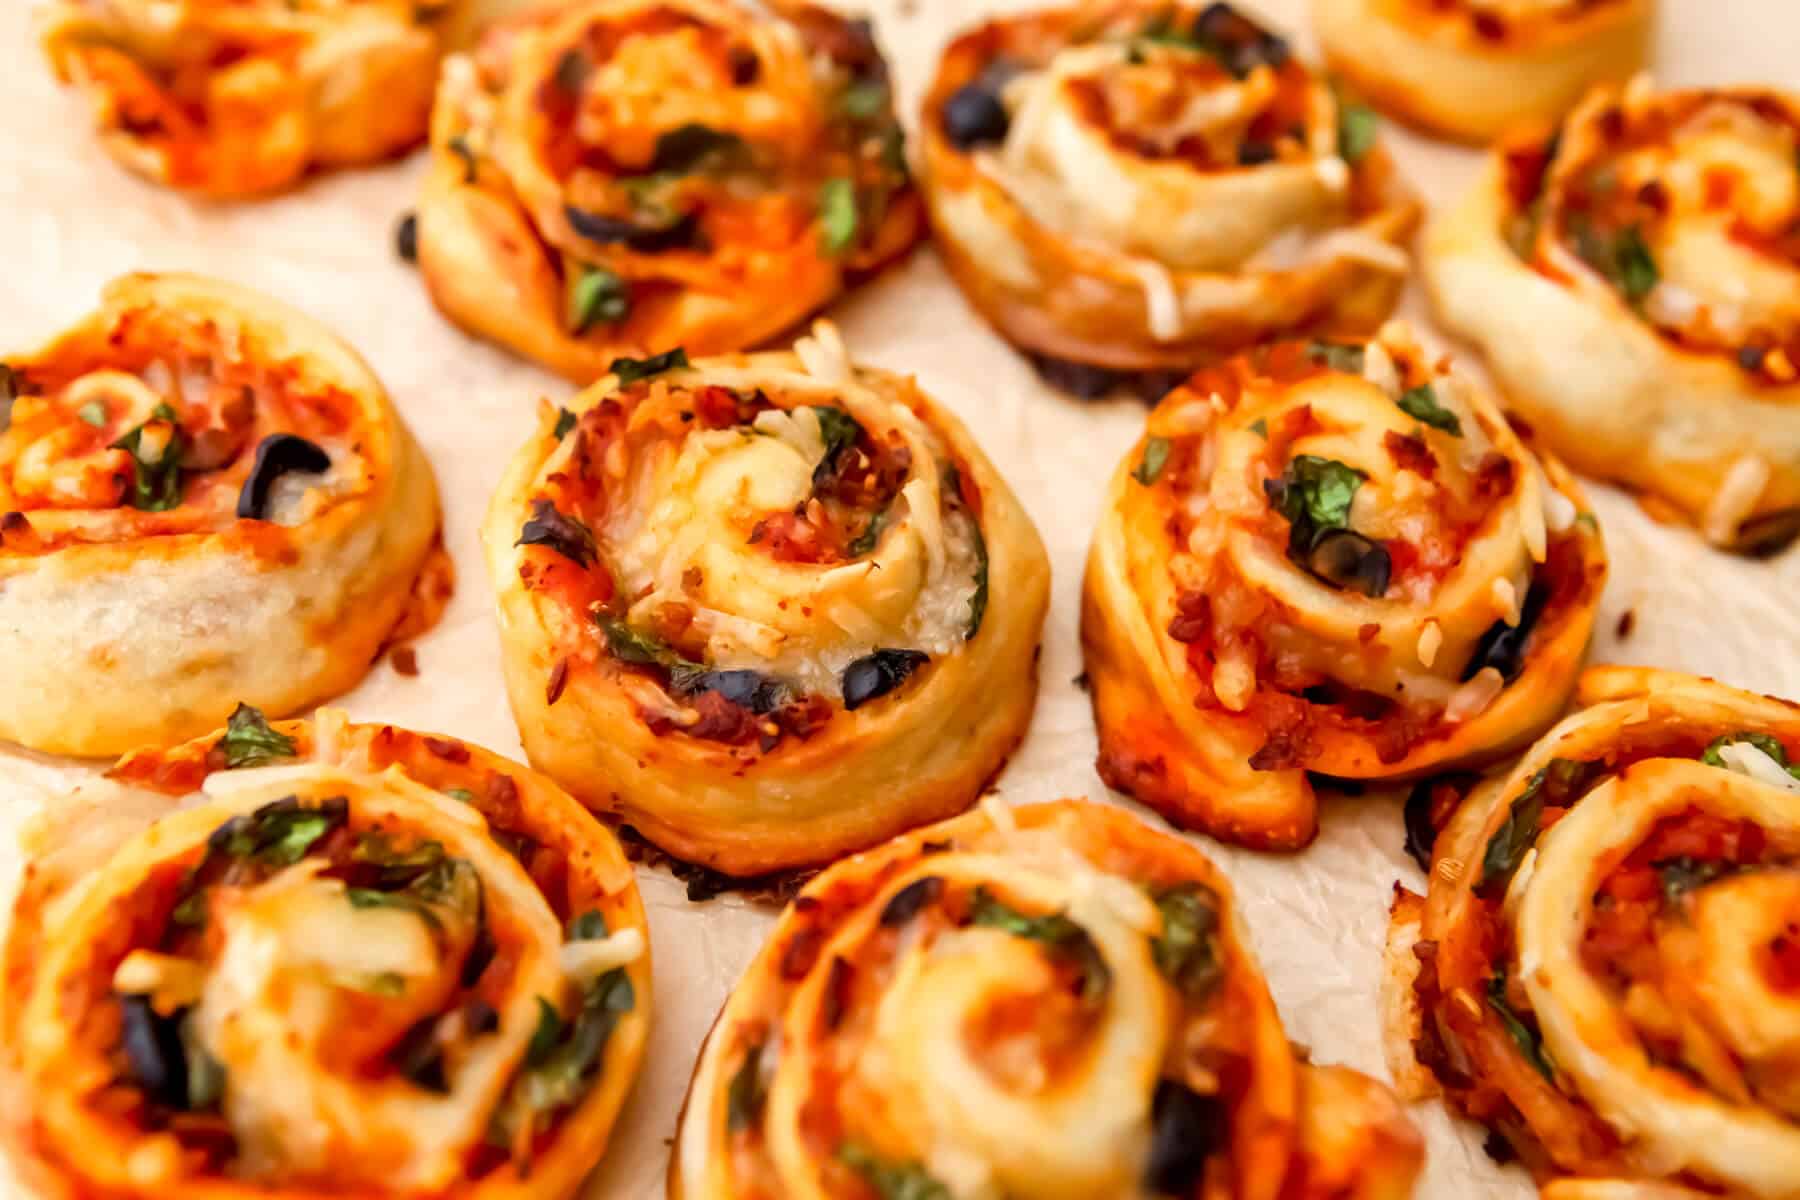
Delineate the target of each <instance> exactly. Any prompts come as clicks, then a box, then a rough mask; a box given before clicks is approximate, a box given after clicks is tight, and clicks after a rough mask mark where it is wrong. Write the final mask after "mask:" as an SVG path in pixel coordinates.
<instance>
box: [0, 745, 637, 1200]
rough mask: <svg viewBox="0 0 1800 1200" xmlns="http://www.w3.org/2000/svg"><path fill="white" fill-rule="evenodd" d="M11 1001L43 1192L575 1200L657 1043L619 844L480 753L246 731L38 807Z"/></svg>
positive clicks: (34, 1175)
mask: <svg viewBox="0 0 1800 1200" xmlns="http://www.w3.org/2000/svg"><path fill="white" fill-rule="evenodd" d="M30 843H31V844H30V849H31V852H32V854H33V858H32V866H31V869H30V870H29V871H28V872H27V874H26V878H25V883H24V886H23V888H22V890H21V892H20V894H19V897H18V900H17V904H16V907H15V909H14V917H13V922H12V926H11V931H10V934H9V938H8V941H7V943H6V947H5V959H4V965H5V974H4V977H3V979H0V1029H3V1030H4V1037H0V1047H3V1049H0V1073H3V1074H4V1076H5V1078H6V1080H7V1083H8V1086H7V1088H6V1090H5V1092H4V1093H3V1094H4V1096H5V1097H6V1099H5V1103H4V1108H3V1110H0V1115H3V1116H4V1125H3V1126H0V1132H3V1133H4V1140H5V1144H6V1148H7V1149H8V1150H9V1151H11V1152H12V1153H13V1154H14V1155H15V1156H16V1158H17V1160H18V1161H19V1163H20V1165H21V1166H22V1167H23V1168H24V1170H25V1172H26V1177H27V1178H28V1179H29V1180H30V1182H31V1183H32V1184H33V1185H34V1186H35V1187H36V1188H38V1189H40V1190H41V1191H42V1193H43V1194H45V1195H51V1196H58V1197H76V1196H81V1197H106V1198H108V1200H128V1198H129V1200H153V1198H155V1197H164V1196H170V1195H183V1196H207V1197H213V1198H215V1200H230V1198H247V1197H252V1196H259V1197H288V1196H293V1197H302V1196H304V1197H316V1196H322V1195H348V1196H375V1195H381V1196H393V1197H413V1196H417V1197H425V1196H443V1195H447V1194H455V1195H459V1196H469V1197H474V1198H479V1200H523V1198H524V1197H527V1196H543V1197H553V1198H557V1200H561V1198H565V1197H568V1196H571V1195H573V1194H574V1192H575V1191H576V1189H577V1187H578V1186H579V1184H580V1183H581V1181H582V1179H583V1178H585V1176H586V1175H587V1173H588V1172H589V1171H590V1170H592V1168H593V1166H594V1165H595V1163H597V1162H598V1161H599V1159H600V1157H601V1155H602V1153H603V1152H604V1150H605V1147H606V1142H607V1138H608V1135H609V1132H610V1130H611V1127H612V1124H613V1121H614V1119H615V1118H616V1116H617V1114H618V1111H619V1108H620V1106H621V1105H622V1103H623V1102H624V1098H625V1095H626V1093H627V1092H628V1090H629V1089H630V1086H631V1083H632V1081H633V1079H634V1077H635V1076H636V1073H637V1069H638V1066H639V1065H640V1063H641V1060H642V1057H643V1052H644V1047H645V1043H646V1041H647V1038H648V1035H649V1026H650V1007H651V992H650V982H651V972H650V958H649V946H648V933H647V930H646V928H645V923H644V910H643V905H642V903H641V901H640V899H639V897H638V893H637V887H636V884H635V881H634V878H633V875H632V871H631V867H630V865H629V864H628V863H627V862H626V861H625V857H624V855H623V853H622V852H621V850H620V848H619V845H618V843H617V842H616V841H615V840H614V838H613V837H612V835H611V834H609V833H608V832H606V831H605V830H604V829H603V828H601V827H600V826H599V825H598V824H597V823H596V822H595V821H594V819H593V817H592V816H590V815H589V814H588V813H587V812H586V811H585V810H583V809H582V808H581V806H580V805H578V804H577V803H575V801H574V800H573V799H571V798H570V797H569V796H568V794H567V793H565V792H563V791H562V790H561V789H559V788H557V787H556V786H555V785H554V784H552V783H550V782H549V781H548V780H546V779H544V778H543V777H542V776H540V775H536V774H534V773H533V772H531V771H528V770H526V769H525V768H524V767H522V766H520V765H518V764H517V763H513V762H510V761H508V760H506V759H503V758H500V757H498V756H496V755H493V754H490V753H488V752H487V751H485V750H482V749H480V748H478V747H474V746H470V745H468V744H467V743H464V742H460V741H457V740H456V739H454V738H445V737H437V736H430V735H424V734H418V733H414V732H411V731H408V730H403V729H398V728H395V727H393V726H386V725H350V724H347V723H346V722H345V719H344V715H343V714H342V713H341V712H337V711H335V710H332V709H321V710H319V712H318V713H317V714H316V715H315V717H314V718H313V719H312V720H311V721H308V722H278V723H276V724H274V725H270V724H268V723H267V722H265V721H264V720H263V718H262V716H261V714H260V713H255V712H253V711H252V710H249V709H242V710H239V712H237V713H235V714H234V715H233V717H232V719H231V722H230V725H229V727H228V728H227V729H226V730H225V731H223V732H222V733H216V734H212V735H209V736H207V737H204V738H201V739H199V740H196V741H193V742H189V743H187V744H185V745H180V746H175V747H172V748H167V749H163V748H158V749H152V750H144V751H139V752H137V753H134V754H132V755H129V756H128V757H126V758H125V759H124V760H122V761H121V762H120V763H119V764H118V765H116V766H115V767H114V768H113V769H112V771H111V772H109V773H108V775H107V776H106V777H105V778H104V779H95V780H91V781H89V782H87V783H85V784H83V785H81V786H80V787H78V788H77V789H76V790H75V791H74V792H73V793H72V794H70V795H68V796H66V797H63V798H61V799H59V800H57V801H56V802H55V803H54V804H53V806H52V808H51V809H50V811H48V812H47V813H46V814H45V816H44V817H43V818H42V819H40V821H39V822H38V824H37V826H36V828H35V829H34V831H33V833H32V834H31V835H30Z"/></svg>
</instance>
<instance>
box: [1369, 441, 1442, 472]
mask: <svg viewBox="0 0 1800 1200" xmlns="http://www.w3.org/2000/svg"><path fill="white" fill-rule="evenodd" d="M1381 445H1382V447H1383V448H1384V449H1385V450H1386V451H1387V452H1388V457H1389V458H1391V459H1393V460H1394V466H1395V467H1397V468H1398V469H1400V470H1402V471H1411V472H1412V473H1413V474H1414V475H1417V476H1418V477H1419V478H1420V479H1430V478H1432V477H1434V476H1435V475H1436V474H1437V458H1436V457H1435V456H1434V455H1433V454H1432V453H1431V447H1430V446H1427V445H1426V444H1425V439H1424V438H1421V437H1414V436H1412V435H1411V434H1406V433H1396V432H1394V431H1393V430H1391V429H1390V430H1388V431H1387V433H1386V435H1384V436H1383V437H1382V439H1381Z"/></svg>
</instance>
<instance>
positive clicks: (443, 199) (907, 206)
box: [418, 0, 924, 384]
mask: <svg viewBox="0 0 1800 1200" xmlns="http://www.w3.org/2000/svg"><path fill="white" fill-rule="evenodd" d="M431 143H432V150H431V166H430V169H429V171H428V172H427V174H426V177H425V184H424V189H423V192H422V194H421V196H420V200H419V213H418V219H419V227H418V229H419V264H420V267H421V269H422V270H423V272H424V276H425V283H426V286H427V287H428V288H429V289H430V292H431V296H432V300H433V301H434V302H435V303H436V304H437V306H438V307H439V308H440V309H441V310H442V311H443V312H444V314H445V315H446V316H448V317H449V318H450V319H451V320H452V321H454V322H456V323H457V324H458V325H460V326H462V327H463V328H464V329H466V330H468V331H469V332H470V333H472V334H475V335H476V336H479V337H484V338H487V339H490V340H492V341H495V342H498V343H500V344H501V345H503V346H505V347H507V348H508V349H510V350H512V351H513V352H515V353H517V354H520V355H523V356H525V357H526V358H531V359H535V360H537V361H539V362H541V363H543V364H544V365H546V366H548V367H550V368H551V369H552V370H555V371H557V372H559V373H561V374H563V375H565V376H567V377H569V378H570V379H572V380H574V381H575V382H577V383H583V384H585V383H590V382H592V381H593V380H595V379H597V378H599V377H600V376H601V375H603V374H605V372H606V369H607V366H608V364H609V363H611V361H612V360H613V359H614V358H615V357H618V356H620V355H649V354H656V353H661V352H663V351H665V350H668V349H669V348H671V347H673V346H683V347H686V348H687V350H688V351H689V352H690V353H692V354H695V355H699V354H717V353H723V352H726V351H733V350H741V349H745V348H748V347H752V346H756V345H758V344H760V343H762V342H765V341H767V340H769V339H770V338H772V337H774V336H775V335H777V334H779V333H781V332H783V331H784V330H787V329H789V328H791V327H793V326H795V325H797V324H799V323H800V322H801V321H802V320H803V319H804V318H805V317H806V316H807V315H808V314H809V313H812V312H814V311H815V310H817V309H818V308H820V307H821V306H823V305H824V304H825V303H827V302H828V301H830V300H831V299H832V298H833V297H834V296H836V295H837V294H838V293H839V292H840V291H842V290H843V288H844V287H845V285H846V284H847V283H848V282H851V281H853V280H855V279H857V278H860V277H862V276H865V275H867V274H869V273H871V272H873V271H875V270H877V269H878V268H880V267H881V266H883V265H885V264H887V263H889V262H891V261H892V260H894V259H895V258H897V257H899V256H900V255H901V254H902V253H904V252H905V251H906V250H907V249H909V248H910V247H911V246H912V245H913V243H914V242H915V241H916V240H917V239H918V236H919V234H920V232H921V230H922V229H923V225H924V218H923V212H922V207H921V205H920V202H919V200H918V197H917V195H916V194H915V193H914V191H913V188H912V184H911V181H910V178H909V176H908V172H907V166H906V161H905V156H904V154H903V152H902V150H901V134H900V129H899V125H898V123H897V122H896V120H895V117H894V113H893V104H892V98H891V96H890V85H889V80H888V70H887V64H886V63H885V62H884V61H883V59H882V57H881V53H880V50H879V48H878V47H877V46H876V44H875V42H874V39H873V34H872V32H871V31H870V29H869V27H868V25H867V23H866V22H855V21H847V20H845V19H844V18H842V17H839V16H837V15H835V14H833V13H831V12H828V11H827V10H825V9H823V8H819V7H816V6H814V5H811V4H805V3H791V2H782V3H774V4H763V3H750V2H748V0H580V2H578V3H573V4H563V5H546V4H539V5H535V6H531V7H529V8H528V9H527V10H526V11H525V12H524V13H523V14H521V15H520V16H518V17H515V18H512V19H509V20H506V21H502V22H498V23H496V25H495V26H494V28H492V29H491V30H490V31H489V32H488V34H487V35H486V36H485V37H484V39H483V40H482V41H481V43H480V44H479V46H478V48H477V49H476V50H475V51H473V52H472V53H470V54H466V55H458V56H455V57H453V58H451V59H450V60H449V61H448V62H447V63H446V64H445V67H444V72H443V77H442V81H441V82H440V84H439V88H438V96H437V103H436V106H435V108H434V109H433V113H432V134H431Z"/></svg>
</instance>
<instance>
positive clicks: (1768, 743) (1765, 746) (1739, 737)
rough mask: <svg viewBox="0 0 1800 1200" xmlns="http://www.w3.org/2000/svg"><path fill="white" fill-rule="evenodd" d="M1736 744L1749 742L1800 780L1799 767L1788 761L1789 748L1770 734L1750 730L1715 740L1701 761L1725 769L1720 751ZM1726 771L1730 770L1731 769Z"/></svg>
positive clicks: (1729, 734) (1702, 754) (1709, 744)
mask: <svg viewBox="0 0 1800 1200" xmlns="http://www.w3.org/2000/svg"><path fill="white" fill-rule="evenodd" d="M1734 742H1747V743H1749V744H1750V745H1752V746H1755V747H1756V748H1757V749H1758V750H1761V751H1762V752H1763V753H1764V754H1766V755H1768V756H1769V757H1770V758H1772V759H1774V760H1775V765H1776V766H1778V767H1780V768H1781V769H1782V770H1784V771H1786V772H1787V773H1788V774H1789V775H1792V776H1794V777H1795V778H1796V779H1800V767H1797V766H1795V765H1794V764H1793V763H1791V762H1789V761H1788V754H1787V747H1785V746H1783V745H1782V744H1781V742H1780V741H1779V740H1777V739H1776V738H1774V737H1771V736H1770V735H1769V734H1766V733H1756V732H1754V731H1752V730H1748V729H1742V730H1739V731H1738V732H1736V733H1728V734H1726V735H1725V736H1724V737H1719V738H1714V739H1713V740H1712V741H1711V742H1710V743H1708V745H1707V747H1706V749H1705V750H1704V751H1703V752H1702V753H1701V755H1700V761H1701V762H1703V763H1705V764H1706V765H1707V766H1709V767H1724V766H1725V760H1724V759H1723V758H1721V757H1720V756H1719V751H1721V750H1723V749H1724V748H1725V747H1727V746H1729V745H1731V744H1733V743H1734ZM1726 769H1727V770H1729V769H1730V768H1726Z"/></svg>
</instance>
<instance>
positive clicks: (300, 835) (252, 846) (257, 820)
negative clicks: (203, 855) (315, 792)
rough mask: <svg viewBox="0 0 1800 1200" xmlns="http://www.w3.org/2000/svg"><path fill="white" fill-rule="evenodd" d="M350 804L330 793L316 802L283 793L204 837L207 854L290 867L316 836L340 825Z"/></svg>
mask: <svg viewBox="0 0 1800 1200" xmlns="http://www.w3.org/2000/svg"><path fill="white" fill-rule="evenodd" d="M349 815H350V804H349V801H347V800H346V799H345V798H344V797H342V796H333V797H331V798H329V799H326V800H321V801H319V802H318V803H317V804H316V805H309V804H303V803H301V801H300V799H299V798H298V797H297V796H287V797H284V798H282V799H280V800H276V801H274V802H273V803H270V804H265V805H263V806H262V807H261V808H259V809H257V810H256V811H255V812H252V813H246V814H243V815H240V816H236V817H233V818H231V820H229V821H227V822H225V823H224V824H223V825H221V826H219V827H218V828H217V829H215V830H213V832H212V836H211V837H209V838H207V841H206V852H207V854H208V855H209V856H211V855H213V854H221V855H224V856H225V857H227V858H247V859H255V860H257V861H259V862H264V863H268V864H270V865H272V866H280V867H290V866H293V865H294V864H295V863H297V862H299V861H300V860H301V859H302V858H305V857H306V854H307V851H309V850H311V849H312V848H313V845H314V843H316V842H317V841H318V840H319V839H320V838H322V837H324V836H325V835H326V834H328V833H330V832H331V831H332V830H334V829H336V828H337V827H338V826H340V825H342V824H343V823H344V821H345V819H346V818H348V816H349Z"/></svg>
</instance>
